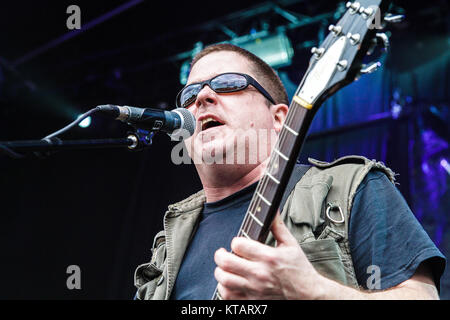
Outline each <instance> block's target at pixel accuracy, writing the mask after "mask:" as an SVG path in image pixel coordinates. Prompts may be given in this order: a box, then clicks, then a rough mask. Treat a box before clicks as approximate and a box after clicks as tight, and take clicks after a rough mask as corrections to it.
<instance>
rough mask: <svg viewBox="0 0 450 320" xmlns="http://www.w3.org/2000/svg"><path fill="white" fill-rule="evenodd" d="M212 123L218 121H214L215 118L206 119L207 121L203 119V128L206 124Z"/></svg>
mask: <svg viewBox="0 0 450 320" xmlns="http://www.w3.org/2000/svg"><path fill="white" fill-rule="evenodd" d="M210 121H216V120H214V119H213V118H206V119H203V120H202V127H203V126H204V125H205V123H208V122H210Z"/></svg>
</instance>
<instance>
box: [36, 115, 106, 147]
mask: <svg viewBox="0 0 450 320" xmlns="http://www.w3.org/2000/svg"><path fill="white" fill-rule="evenodd" d="M97 111H100V107H95V108H94V109H91V110H89V111H88V112H85V113H83V114H82V115H81V116H80V117H79V118H78V119H77V120H75V121H73V122H71V123H69V124H68V125H67V126H65V127H64V128H62V129H59V130H58V131H55V132H53V133H51V134H49V135H48V136H46V137H44V138H43V139H42V140H46V139H51V138H54V137H56V136H58V135H60V134H62V133H64V132H66V131H67V130H69V129H71V128H73V127H74V126H76V125H77V124H79V123H80V122H81V121H83V120H84V119H86V118H87V117H89V116H90V115H91V114H93V113H95V112H97Z"/></svg>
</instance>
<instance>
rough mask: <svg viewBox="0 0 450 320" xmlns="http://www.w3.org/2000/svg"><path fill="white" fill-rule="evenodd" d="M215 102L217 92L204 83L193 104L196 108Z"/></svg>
mask: <svg viewBox="0 0 450 320" xmlns="http://www.w3.org/2000/svg"><path fill="white" fill-rule="evenodd" d="M216 103H217V94H216V93H215V92H214V90H212V89H211V88H210V87H209V86H208V85H206V84H205V85H204V86H203V88H202V89H201V90H200V92H199V93H198V95H197V100H196V101H195V105H196V107H197V108H200V107H201V106H203V107H205V106H207V105H211V104H212V105H214V104H216Z"/></svg>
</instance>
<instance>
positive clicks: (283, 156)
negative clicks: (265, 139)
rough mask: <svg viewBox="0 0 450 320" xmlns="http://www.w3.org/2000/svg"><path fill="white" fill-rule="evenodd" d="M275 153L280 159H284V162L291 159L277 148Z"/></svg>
mask: <svg viewBox="0 0 450 320" xmlns="http://www.w3.org/2000/svg"><path fill="white" fill-rule="evenodd" d="M273 151H275V153H277V154H278V155H279V156H280V157H282V158H283V159H284V160H286V161H288V160H289V158H288V157H286V156H285V155H284V154H283V153H281V151H280V150H278V149H277V148H273Z"/></svg>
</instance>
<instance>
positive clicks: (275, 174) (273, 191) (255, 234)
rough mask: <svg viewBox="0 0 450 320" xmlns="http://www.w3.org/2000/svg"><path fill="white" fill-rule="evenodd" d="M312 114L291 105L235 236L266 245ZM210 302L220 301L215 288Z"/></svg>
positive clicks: (293, 104)
mask: <svg viewBox="0 0 450 320" xmlns="http://www.w3.org/2000/svg"><path fill="white" fill-rule="evenodd" d="M314 113H315V112H313V109H307V108H305V107H303V106H301V105H299V104H298V103H296V102H295V101H293V102H292V103H291V105H290V107H289V112H288V114H287V116H286V120H285V121H284V124H283V128H282V129H281V131H280V134H279V135H278V140H277V142H276V144H275V146H274V148H273V150H272V152H271V155H270V160H269V163H268V165H267V169H266V171H265V173H264V175H263V176H262V178H261V179H260V180H259V183H258V185H257V187H256V190H255V192H254V194H253V198H252V200H251V201H250V204H249V206H248V209H247V212H246V214H245V217H244V220H243V222H242V225H241V227H240V229H239V232H238V234H237V236H242V237H246V238H249V239H253V240H257V241H259V242H263V243H264V242H265V241H266V239H267V236H268V234H269V230H270V225H271V223H272V221H273V219H274V217H275V214H276V213H277V210H278V207H279V205H280V202H281V198H282V196H283V193H284V191H285V189H286V186H287V184H288V181H289V178H290V176H291V174H292V170H293V168H294V166H295V164H296V162H297V158H298V156H299V153H300V150H301V148H302V145H303V143H304V141H305V138H306V135H307V132H308V130H309V126H310V124H311V122H312V119H313V117H314ZM213 299H214V300H218V299H220V295H219V294H218V291H217V288H216V290H215V292H214V296H213Z"/></svg>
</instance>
